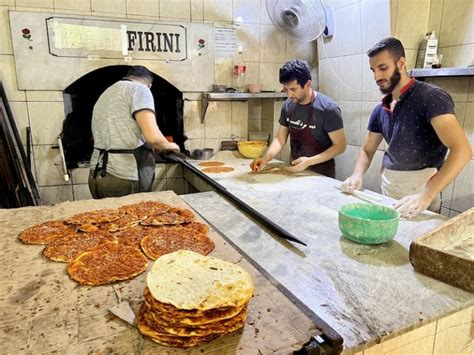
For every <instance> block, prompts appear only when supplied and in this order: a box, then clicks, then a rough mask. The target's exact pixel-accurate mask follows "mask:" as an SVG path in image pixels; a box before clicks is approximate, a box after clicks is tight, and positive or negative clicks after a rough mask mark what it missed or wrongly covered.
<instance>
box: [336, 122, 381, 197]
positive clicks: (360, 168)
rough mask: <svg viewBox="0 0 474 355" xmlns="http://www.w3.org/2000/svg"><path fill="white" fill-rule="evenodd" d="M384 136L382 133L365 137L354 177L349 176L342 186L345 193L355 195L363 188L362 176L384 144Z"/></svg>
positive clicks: (373, 133) (371, 133) (370, 133)
mask: <svg viewBox="0 0 474 355" xmlns="http://www.w3.org/2000/svg"><path fill="white" fill-rule="evenodd" d="M382 140H383V136H382V134H381V133H375V132H370V131H369V133H368V134H367V136H366V137H365V140H364V143H363V145H362V147H361V149H360V151H359V155H358V156H357V161H356V164H355V167H354V171H353V172H352V175H351V176H349V177H348V178H347V179H346V180H345V181H344V182H343V183H342V185H341V189H342V191H344V192H348V193H353V192H354V190H360V189H361V187H362V176H364V174H365V172H366V171H367V169H369V167H370V164H371V163H372V159H373V158H374V155H375V152H376V151H377V148H378V147H379V145H380V143H382Z"/></svg>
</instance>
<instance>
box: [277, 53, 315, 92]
mask: <svg viewBox="0 0 474 355" xmlns="http://www.w3.org/2000/svg"><path fill="white" fill-rule="evenodd" d="M293 80H296V81H297V82H298V84H300V85H301V87H304V86H305V85H306V83H307V82H308V80H311V71H310V69H309V65H308V63H306V62H305V61H304V60H299V59H293V60H290V61H289V62H286V63H285V64H284V65H283V66H282V67H281V68H280V83H281V84H284V83H289V82H290V81H293Z"/></svg>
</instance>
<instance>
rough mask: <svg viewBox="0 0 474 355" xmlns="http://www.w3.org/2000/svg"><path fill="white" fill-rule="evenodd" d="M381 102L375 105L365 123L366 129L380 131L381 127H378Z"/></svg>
mask: <svg viewBox="0 0 474 355" xmlns="http://www.w3.org/2000/svg"><path fill="white" fill-rule="evenodd" d="M381 107H382V106H381V104H379V105H377V107H375V108H374V110H373V111H372V114H371V115H370V118H369V123H368V125H367V130H368V131H370V132H374V133H382V127H380V120H379V116H380V115H379V114H380V110H381Z"/></svg>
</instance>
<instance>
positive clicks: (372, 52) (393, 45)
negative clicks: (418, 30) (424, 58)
mask: <svg viewBox="0 0 474 355" xmlns="http://www.w3.org/2000/svg"><path fill="white" fill-rule="evenodd" d="M383 51H388V53H389V54H390V55H391V56H392V58H394V59H398V58H401V57H405V48H403V44H402V42H400V40H398V39H396V38H394V37H387V38H384V39H383V40H381V41H379V42H377V44H376V45H375V46H373V47H372V48H370V49H369V50H368V51H367V55H368V56H369V58H372V57H374V56H376V55H377V54H379V53H380V52H383Z"/></svg>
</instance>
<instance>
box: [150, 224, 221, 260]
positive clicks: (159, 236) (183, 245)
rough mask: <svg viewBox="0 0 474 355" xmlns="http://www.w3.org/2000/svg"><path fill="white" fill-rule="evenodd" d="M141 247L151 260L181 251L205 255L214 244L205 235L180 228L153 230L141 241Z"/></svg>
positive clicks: (212, 248)
mask: <svg viewBox="0 0 474 355" xmlns="http://www.w3.org/2000/svg"><path fill="white" fill-rule="evenodd" d="M141 246H142V249H143V252H144V253H145V254H146V256H148V257H149V258H150V259H152V260H156V259H157V258H159V257H160V256H162V255H165V254H169V253H172V252H175V251H177V250H181V249H185V250H192V251H194V252H197V253H199V254H202V255H207V254H209V253H210V252H211V251H212V250H214V247H215V245H214V242H213V241H212V240H211V239H209V237H207V236H206V235H205V234H203V233H201V232H198V231H197V230H194V229H191V228H183V227H180V226H176V227H169V226H168V227H161V228H155V229H154V230H153V231H152V232H151V233H150V234H148V235H147V236H145V237H144V238H143V239H142V241H141Z"/></svg>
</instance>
